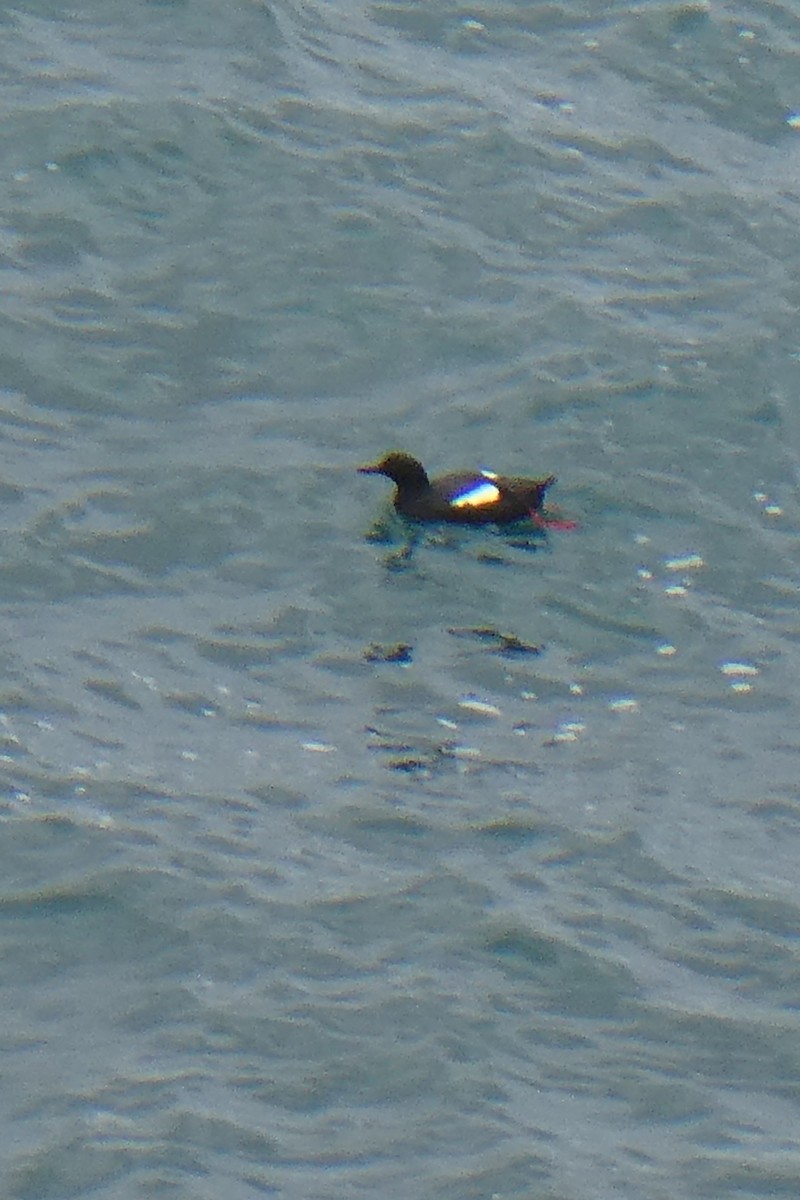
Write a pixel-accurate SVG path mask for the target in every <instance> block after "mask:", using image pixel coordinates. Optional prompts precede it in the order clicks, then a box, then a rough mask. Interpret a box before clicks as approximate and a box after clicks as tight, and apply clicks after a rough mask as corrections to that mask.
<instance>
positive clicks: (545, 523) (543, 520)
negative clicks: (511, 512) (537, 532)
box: [531, 512, 579, 533]
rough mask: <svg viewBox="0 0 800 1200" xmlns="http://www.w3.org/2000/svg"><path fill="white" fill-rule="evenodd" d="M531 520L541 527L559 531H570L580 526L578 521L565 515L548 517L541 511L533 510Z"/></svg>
mask: <svg viewBox="0 0 800 1200" xmlns="http://www.w3.org/2000/svg"><path fill="white" fill-rule="evenodd" d="M531 520H532V521H533V523H534V525H536V526H538V528H539V529H555V530H556V531H557V532H558V533H568V532H569V531H570V530H572V529H578V527H579V526H578V522H577V521H569V520H566V519H565V518H563V517H546V516H544V514H543V513H540V512H532V513H531Z"/></svg>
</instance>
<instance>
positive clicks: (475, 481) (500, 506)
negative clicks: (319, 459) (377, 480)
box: [358, 450, 556, 526]
mask: <svg viewBox="0 0 800 1200" xmlns="http://www.w3.org/2000/svg"><path fill="white" fill-rule="evenodd" d="M358 470H359V472H360V473H361V474H362V475H386V476H388V478H389V479H391V480H393V482H394V483H395V484H396V485H397V486H396V490H395V494H394V507H395V509H396V510H397V512H399V513H401V515H402V516H404V517H411V518H412V519H413V520H415V521H455V522H458V523H459V524H461V525H489V524H495V525H510V524H511V523H512V522H513V521H522V520H524V519H525V518H526V517H527V518H533V520H534V521H535V522H536V523H537V524H539V525H543V526H544V525H547V524H548V523H554V522H548V520H547V518H545V517H543V516H539V513H540V510H541V507H542V503H543V501H544V495H545V492H546V491H547V489H548V488H549V487H550V485H551V484H553V483H555V481H556V477H555V475H548V477H547V478H546V479H524V478H522V477H520V476H512V475H495V474H494V472H493V471H457V472H455V473H454V474H452V475H440V476H439V477H438V479H429V478H428V474H427V471H426V470H425V468H424V467H423V465H422V463H420V462H418V461H417V460H416V458H412V457H411V455H410V454H404V453H402V452H401V451H398V450H393V451H392V452H391V453H390V454H387V455H386V456H385V457H384V458H382V459H381V460H380V462H376V463H371V464H369V465H368V466H366V467H359V468H358Z"/></svg>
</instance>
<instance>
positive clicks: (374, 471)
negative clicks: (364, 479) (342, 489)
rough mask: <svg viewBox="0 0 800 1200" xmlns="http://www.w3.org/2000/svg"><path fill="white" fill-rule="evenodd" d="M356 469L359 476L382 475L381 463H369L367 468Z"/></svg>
mask: <svg viewBox="0 0 800 1200" xmlns="http://www.w3.org/2000/svg"><path fill="white" fill-rule="evenodd" d="M356 469H357V471H358V473H359V475H380V473H381V465H380V463H367V465H366V466H365V467H358V468H356Z"/></svg>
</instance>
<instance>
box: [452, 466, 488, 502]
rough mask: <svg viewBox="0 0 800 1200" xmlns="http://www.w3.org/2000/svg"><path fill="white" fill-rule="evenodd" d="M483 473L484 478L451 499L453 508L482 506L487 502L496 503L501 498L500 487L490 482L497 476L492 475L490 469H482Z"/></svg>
mask: <svg viewBox="0 0 800 1200" xmlns="http://www.w3.org/2000/svg"><path fill="white" fill-rule="evenodd" d="M481 475H482V476H483V478H482V479H476V480H475V482H474V483H472V484H470V486H469V487H468V488H467V490H466V491H465V492H461V493H460V495H457V496H453V499H452V500H451V501H450V503H451V504H452V506H453V508H482V507H483V506H484V505H485V504H494V503H495V501H497V500H499V499H500V488H498V487H495V485H494V484H493V483H490V480H491V479H496V478H497V476H496V475H492V474H491V472H490V471H481Z"/></svg>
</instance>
